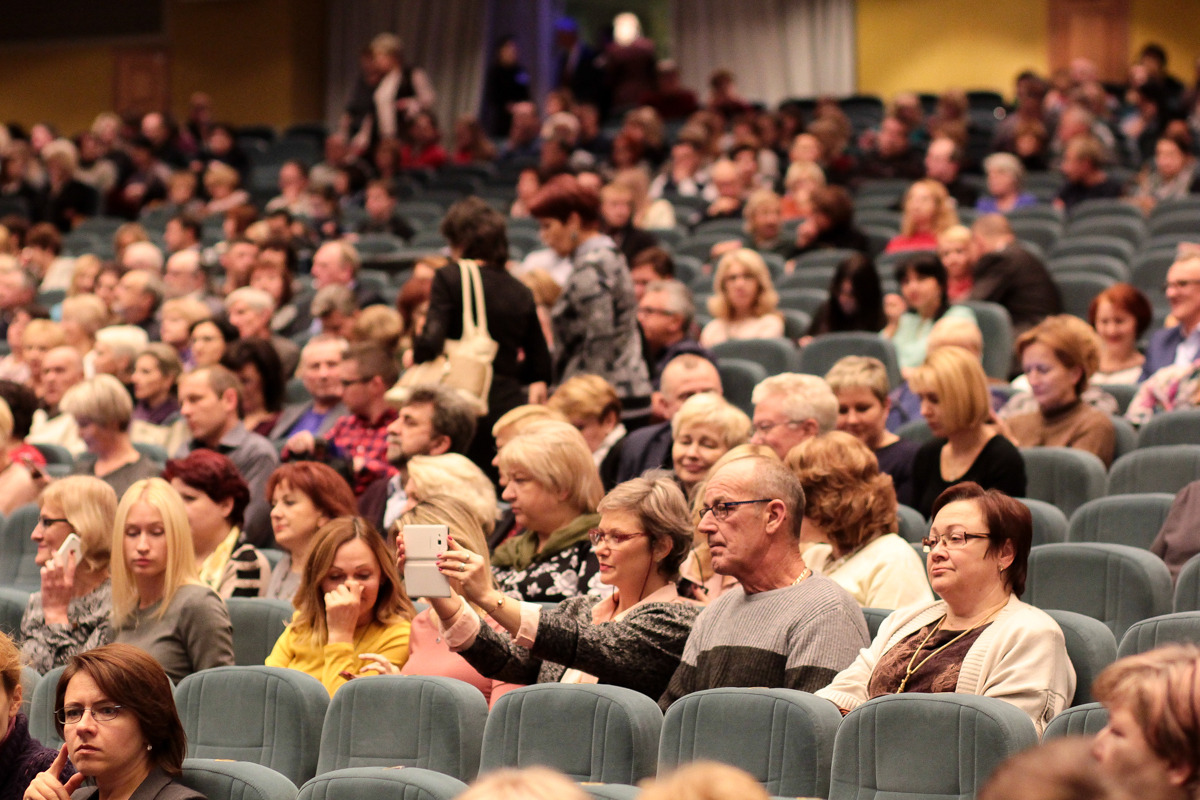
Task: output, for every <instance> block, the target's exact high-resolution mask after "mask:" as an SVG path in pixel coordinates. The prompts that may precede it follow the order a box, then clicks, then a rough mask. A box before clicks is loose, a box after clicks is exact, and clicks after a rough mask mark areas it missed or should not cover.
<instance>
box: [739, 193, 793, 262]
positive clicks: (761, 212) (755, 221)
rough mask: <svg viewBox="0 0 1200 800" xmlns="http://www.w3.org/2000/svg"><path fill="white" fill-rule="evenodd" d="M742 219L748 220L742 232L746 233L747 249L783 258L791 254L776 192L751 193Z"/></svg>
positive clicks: (743, 210)
mask: <svg viewBox="0 0 1200 800" xmlns="http://www.w3.org/2000/svg"><path fill="white" fill-rule="evenodd" d="M742 217H743V218H745V220H746V224H745V226H743V228H742V230H744V231H745V232H746V236H745V237H744V238H745V240H746V246H747V247H749V248H750V249H752V250H757V251H758V252H760V253H777V254H778V255H781V256H786V255H788V254H789V253H791V251H792V243H791V242H790V241H788V240H787V239H785V238H784V237H783V210H782V207H781V206H780V202H779V195H777V194H775V192H773V191H771V190H770V189H759V190H757V191H755V192H753V193H751V195H750V197H749V198H747V200H746V207H745V208H744V209H742Z"/></svg>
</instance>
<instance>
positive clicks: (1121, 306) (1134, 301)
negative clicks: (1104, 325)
mask: <svg viewBox="0 0 1200 800" xmlns="http://www.w3.org/2000/svg"><path fill="white" fill-rule="evenodd" d="M1103 302H1108V303H1112V304H1113V307H1114V308H1116V309H1118V310H1119V311H1124V312H1125V313H1126V314H1129V315H1130V316H1131V317H1133V318H1134V319H1135V320H1136V321H1137V338H1139V339H1140V338H1141V336H1142V334H1143V333H1145V332H1146V330H1147V329H1148V328H1149V327H1150V323H1151V322H1152V321H1153V319H1154V309H1153V308H1151V307H1150V301H1149V300H1147V299H1146V295H1144V294H1142V293H1141V292H1140V291H1138V290H1137V289H1136V288H1134V287H1133V286H1132V285H1130V284H1128V283H1114V284H1113V285H1112V286H1110V287H1108V288H1107V289H1105V290H1104V291H1103V292H1101V293H1100V294H1098V295H1096V296H1095V297H1093V298H1092V303H1091V305H1089V306H1088V317H1087V319H1088V324H1089V325H1091V326H1092V327H1093V328H1094V327H1096V315H1097V314H1099V313H1100V304H1101V303H1103Z"/></svg>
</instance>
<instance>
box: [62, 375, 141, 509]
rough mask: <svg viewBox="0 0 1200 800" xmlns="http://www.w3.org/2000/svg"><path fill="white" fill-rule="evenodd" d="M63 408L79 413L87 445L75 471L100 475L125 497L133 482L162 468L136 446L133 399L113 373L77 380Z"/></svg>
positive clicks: (78, 416) (78, 417) (78, 473)
mask: <svg viewBox="0 0 1200 800" xmlns="http://www.w3.org/2000/svg"><path fill="white" fill-rule="evenodd" d="M59 408H60V409H61V410H62V411H63V412H64V413H67V414H71V415H72V416H74V417H75V422H76V423H77V424H78V425H79V436H80V438H82V439H83V441H84V443H85V444H86V445H87V452H86V453H82V454H80V455H79V456H78V457H77V458H76V459H75V466H74V474H75V475H90V476H92V477H94V478H99V479H100V480H102V481H104V482H105V483H107V484H108V485H109V486H111V487H113V491H114V492H116V493H117V496H118V497H123V496H124V495H125V492H126V491H127V490H128V489H129V487H130V486H133V484H135V483H137V482H138V481H140V480H143V479H145V478H153V477H156V476H157V475H158V474H159V473H160V472H162V464H159V463H158V462H157V461H155V460H154V459H152V458H150V456H148V455H146V454H145V453H143V452H141V451H140V450H138V449H137V448H136V447H134V446H133V442H132V441H131V440H130V438H129V425H130V423H131V422H132V419H133V401H132V400H130V398H129V392H127V391H125V387H124V386H122V385H121V382H120V381H119V380H117V379H116V378H114V377H113V376H112V375H97V376H96V377H94V378H88V379H86V380H84V381H83V382H81V383H77V384H75V385H74V386H72V387H71V388H70V389H67V392H66V394H64V395H63V398H62V401H61V402H60V403H59Z"/></svg>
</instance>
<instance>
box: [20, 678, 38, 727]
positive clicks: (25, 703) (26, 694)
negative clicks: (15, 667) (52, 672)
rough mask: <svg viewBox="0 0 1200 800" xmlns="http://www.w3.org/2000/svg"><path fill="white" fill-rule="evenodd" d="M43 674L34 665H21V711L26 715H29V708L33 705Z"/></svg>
mask: <svg viewBox="0 0 1200 800" xmlns="http://www.w3.org/2000/svg"><path fill="white" fill-rule="evenodd" d="M41 681H42V676H41V675H40V674H39V673H38V671H37V670H36V669H34V668H33V667H21V689H22V692H21V709H20V710H21V713H22V714H24V715H25V716H26V717H28V716H29V709H30V708H31V707H32V706H33V693H34V691H35V690H36V689H37V685H38V684H39V683H41Z"/></svg>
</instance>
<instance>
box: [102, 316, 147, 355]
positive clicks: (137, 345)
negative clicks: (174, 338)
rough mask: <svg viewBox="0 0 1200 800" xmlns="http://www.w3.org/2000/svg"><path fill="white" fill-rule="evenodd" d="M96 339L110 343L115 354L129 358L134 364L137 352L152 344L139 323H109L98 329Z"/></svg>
mask: <svg viewBox="0 0 1200 800" xmlns="http://www.w3.org/2000/svg"><path fill="white" fill-rule="evenodd" d="M96 341H97V342H103V343H104V344H106V345H108V346H109V347H111V348H112V351H113V355H114V356H116V357H117V358H125V359H128V360H129V362H130V363H131V364H132V363H133V359H135V358H137V354H138V353H140V352H142V351H143V350H145V349H146V345H148V344H150V337H149V336H147V335H146V331H145V330H143V329H142V328H139V327H138V326H137V325H109V326H108V327H107V328H101V329H100V330H98V331H96Z"/></svg>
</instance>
